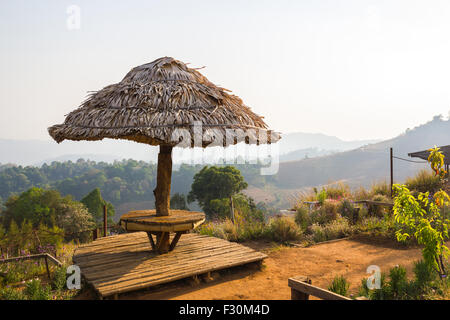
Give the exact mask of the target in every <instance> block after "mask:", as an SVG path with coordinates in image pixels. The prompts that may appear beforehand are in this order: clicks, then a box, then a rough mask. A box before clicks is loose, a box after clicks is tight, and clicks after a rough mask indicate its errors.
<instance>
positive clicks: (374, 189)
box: [362, 181, 391, 200]
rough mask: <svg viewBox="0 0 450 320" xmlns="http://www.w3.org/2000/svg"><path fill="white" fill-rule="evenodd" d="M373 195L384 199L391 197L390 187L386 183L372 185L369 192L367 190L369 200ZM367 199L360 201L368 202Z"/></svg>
mask: <svg viewBox="0 0 450 320" xmlns="http://www.w3.org/2000/svg"><path fill="white" fill-rule="evenodd" d="M375 195H382V196H386V197H390V195H391V185H390V184H389V183H387V182H386V181H383V182H377V183H374V184H372V186H371V188H370V190H369V198H368V199H371V198H373V197H374V196H375ZM368 199H362V200H368Z"/></svg>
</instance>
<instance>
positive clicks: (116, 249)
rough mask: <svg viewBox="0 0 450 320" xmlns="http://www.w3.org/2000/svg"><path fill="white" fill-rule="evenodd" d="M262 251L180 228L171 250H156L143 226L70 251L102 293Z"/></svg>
mask: <svg viewBox="0 0 450 320" xmlns="http://www.w3.org/2000/svg"><path fill="white" fill-rule="evenodd" d="M266 257H267V256H266V255H265V254H263V253H260V252H257V251H255V250H253V249H250V248H248V247H245V246H243V245H240V244H237V243H233V242H229V241H226V240H222V239H218V238H214V237H209V236H202V235H198V234H185V235H183V236H182V237H181V239H180V240H179V242H178V245H177V247H176V248H175V250H174V251H171V252H169V253H167V254H162V255H157V254H155V253H154V252H153V251H152V250H151V246H150V242H149V240H148V237H147V234H146V233H145V232H135V233H129V234H123V235H117V236H112V237H105V238H100V239H98V240H95V241H94V242H92V243H90V244H87V245H83V246H81V247H79V248H78V249H77V250H76V251H75V254H74V256H73V261H74V263H75V264H77V265H78V266H79V267H80V269H81V272H82V274H83V275H84V277H85V279H86V280H87V281H88V282H89V283H90V284H91V285H92V286H93V287H94V288H95V290H96V291H97V292H98V293H99V295H100V296H102V297H106V296H111V295H114V294H118V293H124V292H129V291H134V290H139V289H142V288H147V287H151V286H155V285H159V284H163V283H168V282H172V281H175V280H179V279H183V278H187V277H191V276H195V275H199V274H203V273H207V272H211V271H217V270H221V269H226V268H230V267H234V266H238V265H243V264H247V263H251V262H256V261H261V260H263V259H264V258H266Z"/></svg>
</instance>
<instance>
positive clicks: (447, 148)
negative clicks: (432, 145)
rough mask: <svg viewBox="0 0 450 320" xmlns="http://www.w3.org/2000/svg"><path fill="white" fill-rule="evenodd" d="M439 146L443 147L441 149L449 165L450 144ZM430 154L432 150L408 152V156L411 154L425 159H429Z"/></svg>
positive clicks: (445, 161) (413, 156)
mask: <svg viewBox="0 0 450 320" xmlns="http://www.w3.org/2000/svg"><path fill="white" fill-rule="evenodd" d="M439 148H440V149H441V150H440V151H442V153H443V154H444V157H445V158H444V163H445V164H447V165H449V164H450V145H448V146H441V147H439ZM429 155H430V151H428V150H423V151H417V152H412V153H408V156H410V157H412V158H420V159H424V160H428V156H429Z"/></svg>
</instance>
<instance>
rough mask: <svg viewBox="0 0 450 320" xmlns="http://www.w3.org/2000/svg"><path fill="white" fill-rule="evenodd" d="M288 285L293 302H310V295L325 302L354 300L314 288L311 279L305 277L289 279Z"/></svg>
mask: <svg viewBox="0 0 450 320" xmlns="http://www.w3.org/2000/svg"><path fill="white" fill-rule="evenodd" d="M288 285H289V287H290V288H291V300H308V299H309V296H310V295H311V296H314V297H317V298H319V299H323V300H352V299H350V298H347V297H344V296H341V295H340V294H337V293H334V292H331V291H328V290H325V289H322V288H319V287H315V286H313V285H312V284H311V279H309V278H308V277H305V276H298V277H293V278H289V280H288Z"/></svg>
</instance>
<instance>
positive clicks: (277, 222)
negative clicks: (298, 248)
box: [268, 217, 302, 242]
mask: <svg viewBox="0 0 450 320" xmlns="http://www.w3.org/2000/svg"><path fill="white" fill-rule="evenodd" d="M301 234H302V230H301V229H300V228H299V226H298V225H297V224H296V223H295V221H294V220H293V219H291V218H288V217H280V218H273V219H271V220H270V222H269V227H268V235H269V237H270V238H272V239H273V240H275V241H279V242H286V241H295V240H298V239H299V238H300V236H301Z"/></svg>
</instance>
